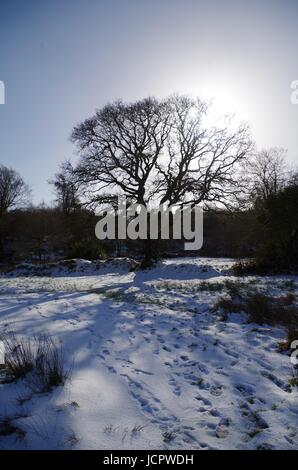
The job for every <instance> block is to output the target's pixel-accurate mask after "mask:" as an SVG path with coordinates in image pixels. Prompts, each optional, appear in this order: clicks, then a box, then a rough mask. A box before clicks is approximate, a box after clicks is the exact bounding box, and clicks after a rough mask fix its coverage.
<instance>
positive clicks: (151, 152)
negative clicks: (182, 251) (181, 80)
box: [72, 96, 252, 256]
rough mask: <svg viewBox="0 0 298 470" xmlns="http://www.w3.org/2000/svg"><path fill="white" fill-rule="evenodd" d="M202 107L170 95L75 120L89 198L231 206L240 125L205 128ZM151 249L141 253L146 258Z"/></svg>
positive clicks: (242, 132)
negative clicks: (113, 196)
mask: <svg viewBox="0 0 298 470" xmlns="http://www.w3.org/2000/svg"><path fill="white" fill-rule="evenodd" d="M207 114H208V106H207V105H206V103H204V102H203V101H201V100H199V99H191V98H189V97H185V96H174V97H170V98H168V99H166V100H162V101H160V100H157V99H156V98H147V99H143V100H141V101H137V102H135V103H129V104H125V103H123V102H121V101H117V102H115V103H113V104H108V105H106V106H105V107H104V108H102V109H101V110H99V111H97V112H96V114H95V115H94V116H93V117H91V118H89V119H86V120H85V121H84V122H83V123H81V124H79V125H78V126H76V127H75V128H74V130H73V133H72V140H73V142H75V143H76V144H77V146H78V148H79V151H80V154H81V158H80V161H79V164H78V166H77V167H76V170H75V171H76V175H77V178H78V181H79V184H80V185H81V186H83V187H84V192H85V196H86V198H87V200H88V201H89V202H90V203H98V204H100V203H102V202H103V200H104V196H105V194H107V193H114V194H115V193H120V194H125V195H126V196H127V197H129V198H130V200H131V201H132V202H136V203H140V204H143V205H144V206H146V207H147V206H148V205H150V204H152V203H156V204H157V205H158V204H165V203H167V204H170V205H172V204H183V203H185V202H191V203H194V204H198V203H205V204H208V203H221V204H224V205H228V204H230V203H231V202H232V201H233V200H234V199H235V198H236V197H237V196H239V195H240V194H241V186H242V185H241V182H240V181H241V180H240V178H239V174H240V169H241V167H240V164H241V163H242V162H243V161H244V159H245V158H246V157H247V155H248V154H249V152H250V151H251V148H252V142H251V139H250V136H249V130H248V128H247V126H245V125H241V126H239V127H238V128H237V129H233V128H232V125H231V123H229V122H227V123H226V124H225V125H223V126H222V127H216V128H215V127H210V126H209V127H208V126H207V125H206V124H205V123H204V121H205V119H206V117H207ZM149 255H150V252H148V256H149Z"/></svg>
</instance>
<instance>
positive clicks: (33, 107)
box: [0, 0, 298, 203]
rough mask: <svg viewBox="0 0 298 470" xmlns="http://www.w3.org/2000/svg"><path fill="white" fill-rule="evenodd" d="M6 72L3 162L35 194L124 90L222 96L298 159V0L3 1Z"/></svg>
mask: <svg viewBox="0 0 298 470" xmlns="http://www.w3.org/2000/svg"><path fill="white" fill-rule="evenodd" d="M0 80H1V81H3V82H4V84H5V92H6V102H5V104H4V105H0V163H2V164H5V165H8V166H11V167H13V168H14V169H16V170H17V171H19V172H20V173H21V175H22V176H23V177H24V179H25V180H26V182H28V183H29V184H30V186H31V187H32V189H33V194H34V202H35V203H39V202H41V201H42V200H44V201H46V202H50V201H51V200H52V199H53V193H52V189H51V187H50V186H49V185H48V184H47V180H48V179H50V178H51V177H52V176H53V174H54V173H55V172H56V171H57V169H58V166H59V163H60V162H61V161H62V160H64V159H65V158H70V157H72V155H73V154H74V146H73V144H71V143H70V142H69V135H70V133H71V130H72V128H73V126H74V125H75V124H76V123H78V122H79V121H82V120H83V119H85V118H86V117H89V116H90V115H92V114H93V113H94V111H95V109H96V108H99V107H101V106H102V105H104V104H105V103H106V102H108V101H113V100H115V99H117V98H122V99H124V100H129V101H130V100H135V99H139V98H144V97H146V96H148V95H156V96H158V97H164V96H167V95H169V94H172V93H177V92H178V93H183V94H184V93H186V94H192V95H197V96H200V97H201V98H210V97H214V99H215V103H217V107H218V109H219V111H220V112H231V111H232V112H236V113H237V116H238V118H239V119H243V120H246V121H248V122H249V123H250V125H251V127H252V132H253V137H254V139H255V140H256V143H257V146H258V147H259V148H262V147H269V146H282V147H286V148H287V149H288V153H289V161H290V162H291V163H292V164H293V165H295V164H298V132H297V125H298V105H293V104H291V102H290V94H291V89H290V84H291V82H292V81H293V80H298V0H258V1H255V0H251V1H249V2H247V1H243V0H217V1H216V0H208V1H207V0H206V1H202V0H150V1H145V0H51V1H49V2H45V1H37V0H26V2H25V1H21V0H0ZM74 158H76V157H74Z"/></svg>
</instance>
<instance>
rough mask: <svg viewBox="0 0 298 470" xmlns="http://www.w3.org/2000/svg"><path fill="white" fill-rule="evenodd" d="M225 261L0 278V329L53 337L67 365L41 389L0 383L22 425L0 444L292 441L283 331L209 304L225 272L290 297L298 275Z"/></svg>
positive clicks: (291, 394) (1, 408)
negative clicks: (243, 272)
mask: <svg viewBox="0 0 298 470" xmlns="http://www.w3.org/2000/svg"><path fill="white" fill-rule="evenodd" d="M231 263H232V261H231V260H215V259H199V258H198V259H195V258H185V259H178V260H175V259H171V260H165V261H164V262H162V263H160V264H159V265H158V266H156V267H155V268H153V269H151V270H147V271H143V272H141V271H129V267H130V263H129V261H128V260H123V261H121V260H116V261H114V262H108V263H102V264H100V265H99V266H96V269H94V266H93V264H88V263H87V262H85V263H84V262H83V261H80V262H78V266H77V269H73V270H72V272H70V273H67V272H65V271H63V270H62V271H61V270H60V271H59V270H58V271H57V270H55V271H53V273H52V274H54V276H53V275H52V276H49V277H45V276H25V277H24V274H26V269H24V270H23V271H22V272H20V271H19V272H15V273H10V274H9V275H5V276H4V275H3V276H2V277H1V278H0V325H1V326H0V332H1V333H2V334H5V332H7V331H14V332H15V333H16V334H20V335H25V336H30V337H34V336H36V335H38V334H40V333H48V334H49V335H51V336H53V337H54V338H57V339H58V340H59V341H61V344H62V347H63V350H64V355H65V365H66V368H69V367H71V369H72V373H71V378H70V379H69V380H68V381H67V382H66V384H65V386H64V387H58V388H56V389H54V390H53V391H52V392H50V393H47V394H36V393H34V392H33V393H32V390H31V389H30V387H29V386H28V383H27V382H26V380H23V381H22V380H19V381H17V382H13V383H2V384H0V413H1V416H2V418H3V417H5V416H9V417H10V418H13V423H15V425H16V426H17V427H18V428H20V429H22V430H23V431H24V435H21V436H20V435H19V434H15V433H8V435H7V436H0V447H1V448H4V449H8V448H13V449H69V448H72V449H178V448H185V449H256V448H277V449H294V448H295V447H296V448H297V442H298V440H297V422H298V406H297V392H296V390H295V389H294V388H291V387H290V386H289V379H290V378H291V372H292V366H291V363H290V360H289V357H288V355H286V354H281V353H280V352H278V351H277V343H278V342H279V341H281V340H282V339H283V338H284V336H285V332H284V330H283V329H282V328H281V327H271V326H266V325H262V326H259V325H255V324H251V323H250V324H249V323H247V319H246V317H245V316H244V315H239V314H232V315H231V316H230V318H229V319H228V321H222V319H221V318H220V314H219V312H216V311H214V310H213V309H212V307H213V305H214V303H215V302H216V300H217V299H218V298H219V297H220V296H222V295H223V294H224V293H225V290H224V287H223V286H224V282H225V281H226V280H227V279H230V280H233V279H234V280H238V281H239V280H240V281H241V282H244V283H248V284H249V285H250V286H251V288H255V289H257V288H262V289H263V290H264V291H266V292H271V293H272V295H273V294H274V293H286V292H287V288H288V287H289V286H291V290H292V292H293V291H294V292H295V290H296V293H297V287H298V279H297V278H296V279H295V278H293V277H290V276H288V277H285V276H284V277H280V278H278V277H274V278H258V277H250V278H245V279H243V278H241V279H239V278H238V279H237V278H233V276H230V275H229V273H228V268H229V267H230V266H231ZM21 274H23V277H22V276H21ZM41 274H42V273H41ZM48 274H49V273H48ZM0 419H1V417H0Z"/></svg>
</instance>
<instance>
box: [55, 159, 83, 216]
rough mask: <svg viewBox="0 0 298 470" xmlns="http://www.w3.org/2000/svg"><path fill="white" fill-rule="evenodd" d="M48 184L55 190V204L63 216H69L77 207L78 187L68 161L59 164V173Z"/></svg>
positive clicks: (78, 202) (78, 201)
mask: <svg viewBox="0 0 298 470" xmlns="http://www.w3.org/2000/svg"><path fill="white" fill-rule="evenodd" d="M49 183H50V184H52V185H53V186H54V188H55V193H56V202H57V205H58V207H59V209H60V210H61V211H62V212H63V214H65V215H69V214H70V213H71V212H73V211H74V210H75V209H77V208H78V207H79V204H80V200H79V194H78V185H77V183H76V181H75V178H74V171H73V167H72V165H71V162H70V161H69V160H65V161H64V162H63V163H62V164H61V166H60V171H59V172H58V173H56V174H55V176H54V178H53V179H52V180H50V181H49Z"/></svg>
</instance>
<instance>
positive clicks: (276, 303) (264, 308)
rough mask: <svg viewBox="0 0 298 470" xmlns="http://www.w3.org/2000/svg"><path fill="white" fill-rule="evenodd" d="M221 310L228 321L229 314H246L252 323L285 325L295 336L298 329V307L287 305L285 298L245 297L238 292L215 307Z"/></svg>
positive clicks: (259, 295)
mask: <svg viewBox="0 0 298 470" xmlns="http://www.w3.org/2000/svg"><path fill="white" fill-rule="evenodd" d="M219 309H220V310H222V311H223V312H224V319H227V315H228V313H236V312H238V313H239V312H244V313H246V314H247V315H248V318H249V321H250V322H254V323H258V324H263V323H267V324H269V325H276V324H279V325H283V326H285V327H287V330H288V332H289V331H291V332H292V333H293V334H295V333H294V331H296V330H297V329H298V311H297V307H296V306H294V305H287V303H285V297H284V296H283V297H279V298H272V297H269V296H267V295H265V294H262V293H255V294H246V295H244V294H240V292H239V291H238V292H237V294H236V295H230V297H222V298H221V299H220V300H219V301H218V302H217V303H216V304H215V305H214V310H219ZM296 339H297V338H296Z"/></svg>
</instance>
